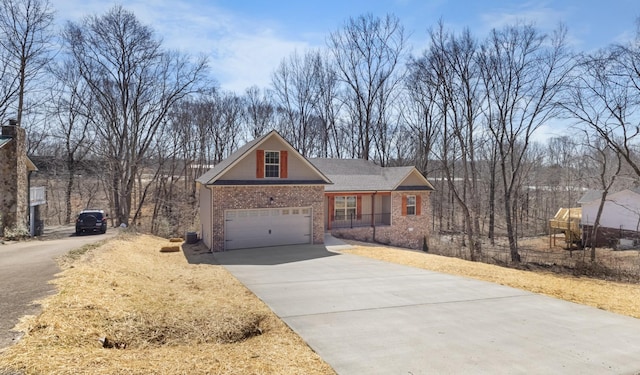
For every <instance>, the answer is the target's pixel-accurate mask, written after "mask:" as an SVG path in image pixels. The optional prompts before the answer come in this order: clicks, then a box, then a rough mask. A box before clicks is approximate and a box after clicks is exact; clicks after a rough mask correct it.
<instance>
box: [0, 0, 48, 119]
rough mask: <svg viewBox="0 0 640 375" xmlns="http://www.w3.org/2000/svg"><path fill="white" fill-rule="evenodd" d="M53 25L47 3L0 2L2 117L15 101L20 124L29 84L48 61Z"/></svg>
mask: <svg viewBox="0 0 640 375" xmlns="http://www.w3.org/2000/svg"><path fill="white" fill-rule="evenodd" d="M52 25H53V10H52V9H51V8H50V5H49V2H48V1H47V0H2V1H1V2H0V35H1V36H0V47H1V49H2V51H0V58H2V61H1V62H0V64H2V65H3V67H2V68H0V82H2V86H3V87H2V96H0V108H2V109H1V110H0V114H2V115H4V113H5V112H6V110H7V108H6V106H7V104H10V102H11V101H12V100H13V99H17V106H16V109H15V112H16V119H17V120H18V124H22V114H23V110H24V107H25V93H26V92H27V88H28V85H29V83H30V82H31V81H32V80H33V79H35V78H36V76H37V75H38V73H39V72H41V71H42V68H43V67H44V66H45V65H46V64H47V63H48V62H49V60H50V50H51V40H52V37H53V34H52V30H51V28H52ZM13 74H15V76H14V77H11V76H12V75H13ZM14 94H15V96H17V98H13V95H14ZM8 99H9V100H8Z"/></svg>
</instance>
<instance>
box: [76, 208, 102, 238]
mask: <svg viewBox="0 0 640 375" xmlns="http://www.w3.org/2000/svg"><path fill="white" fill-rule="evenodd" d="M85 232H99V233H106V232H107V214H105V213H104V211H103V210H82V212H80V215H78V219H77V220H76V234H82V233H85Z"/></svg>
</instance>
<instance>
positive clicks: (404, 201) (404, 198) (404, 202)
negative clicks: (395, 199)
mask: <svg viewBox="0 0 640 375" xmlns="http://www.w3.org/2000/svg"><path fill="white" fill-rule="evenodd" d="M402 216H407V196H406V195H403V196H402Z"/></svg>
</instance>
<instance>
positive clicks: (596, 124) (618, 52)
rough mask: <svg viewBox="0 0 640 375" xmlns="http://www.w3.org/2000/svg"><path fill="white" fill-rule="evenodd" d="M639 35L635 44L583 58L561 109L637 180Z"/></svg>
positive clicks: (639, 78) (639, 132) (639, 79)
mask: <svg viewBox="0 0 640 375" xmlns="http://www.w3.org/2000/svg"><path fill="white" fill-rule="evenodd" d="M637 41H640V33H639V34H638V36H637V37H636V42H635V43H630V44H629V45H628V46H614V47H611V48H609V49H605V50H602V51H599V52H597V53H595V54H593V55H590V56H586V57H584V58H583V59H582V60H581V61H580V64H579V69H578V70H577V74H575V84H574V85H573V87H572V90H571V94H570V97H569V98H568V100H567V101H566V104H565V105H564V109H565V110H566V111H568V113H569V114H570V116H571V117H572V118H574V119H576V120H577V121H578V122H579V123H580V124H582V125H586V126H588V127H589V128H590V129H592V130H593V131H594V132H596V133H597V134H598V136H599V137H601V138H602V139H604V140H605V141H606V142H607V144H608V145H609V146H610V147H611V148H612V149H613V150H615V152H617V153H618V154H619V155H621V156H622V158H623V159H624V160H625V161H626V162H627V164H628V165H629V166H630V167H631V168H632V169H633V171H634V173H635V174H636V176H637V177H638V178H640V163H639V162H638V158H637V150H636V144H637V140H638V139H640V125H639V122H638V112H637V111H638V108H639V106H638V104H640V61H639V59H640V46H638V43H637Z"/></svg>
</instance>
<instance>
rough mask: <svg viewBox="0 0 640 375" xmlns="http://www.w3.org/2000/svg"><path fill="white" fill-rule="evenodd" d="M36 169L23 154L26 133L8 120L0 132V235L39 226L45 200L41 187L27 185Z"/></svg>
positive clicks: (31, 229) (33, 228) (24, 152)
mask: <svg viewBox="0 0 640 375" xmlns="http://www.w3.org/2000/svg"><path fill="white" fill-rule="evenodd" d="M34 171H37V168H36V166H35V164H33V162H32V161H31V159H29V157H27V146H26V132H25V130H24V129H23V128H21V127H20V126H18V125H17V123H16V122H15V121H10V122H9V125H6V126H2V130H1V132H0V235H5V231H6V230H11V231H15V230H17V229H20V228H24V229H27V228H28V229H29V233H30V234H31V235H32V236H33V235H37V234H39V230H38V229H41V228H42V225H41V224H40V223H41V221H40V220H39V215H40V206H41V205H43V204H45V203H46V197H45V190H44V187H31V186H30V178H29V177H30V175H31V173H32V172H34Z"/></svg>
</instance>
